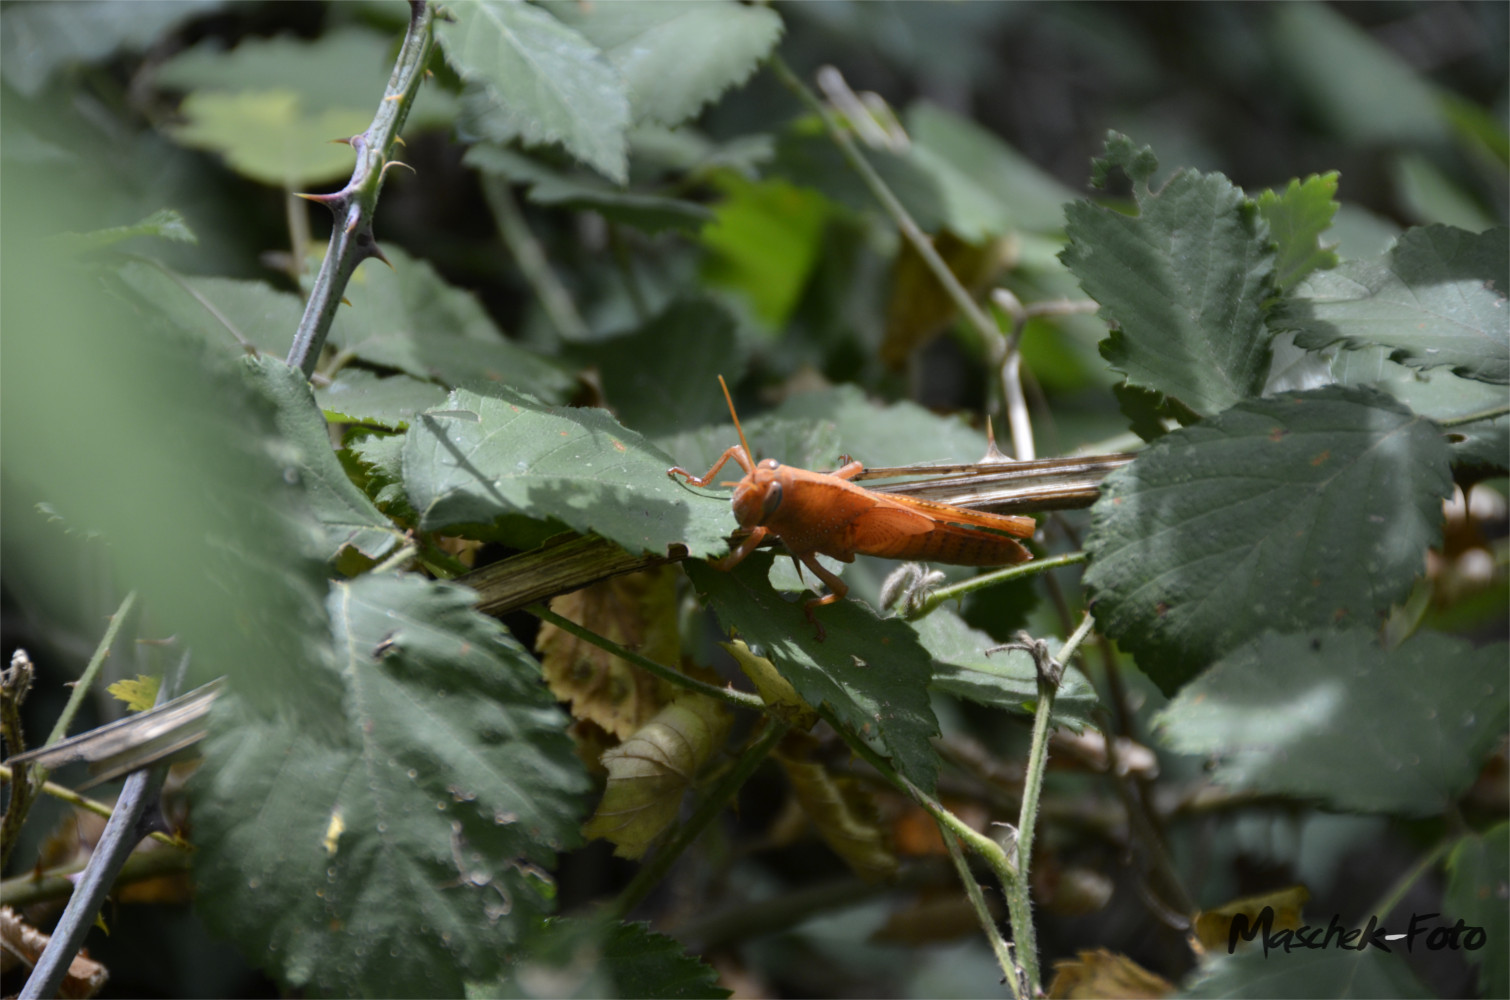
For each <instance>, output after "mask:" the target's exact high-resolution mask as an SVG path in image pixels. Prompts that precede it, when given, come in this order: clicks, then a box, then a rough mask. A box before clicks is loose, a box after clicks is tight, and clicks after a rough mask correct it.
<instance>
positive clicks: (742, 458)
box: [666, 444, 755, 486]
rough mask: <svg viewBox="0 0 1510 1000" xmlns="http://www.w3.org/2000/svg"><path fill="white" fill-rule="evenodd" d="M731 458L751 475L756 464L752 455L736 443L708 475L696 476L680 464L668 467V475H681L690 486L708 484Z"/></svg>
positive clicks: (719, 459) (720, 457)
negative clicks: (751, 460) (751, 458)
mask: <svg viewBox="0 0 1510 1000" xmlns="http://www.w3.org/2000/svg"><path fill="white" fill-rule="evenodd" d="M731 458H732V459H734V461H735V462H737V463H738V464H739V467H740V468H741V469H743V470H745V475H749V474H750V473H751V472H752V471H754V469H755V466H754V465H753V464H751V462H750V456H749V455H747V454H745V450H744V448H742V447H740V446H739V445H737V444H736V445H733V446H731V447H730V448H729V450H728V451H725V452H724V453H723V454H722V455H720V456H719V457H718V461H716V462H714V463H713V468H711V469H709V470H708V472H707V474H706V475H702V476H694V475H693V474H692V473H690V472H688V471H687V470H686V469H684V468H682V467H681V466H679V465H675V466H672V467H671V468H669V469H667V470H666V475H668V476H672V477H675V476H678V475H679V476H681V477H683V478H684V479H686V480H687V484H688V485H689V486H707V485H708V484H709V483H711V482H713V477H714V476H716V475H718V470H719V469H722V468H723V467H724V463H725V462H727V461H728V460H729V459H731Z"/></svg>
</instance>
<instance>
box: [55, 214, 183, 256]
mask: <svg viewBox="0 0 1510 1000" xmlns="http://www.w3.org/2000/svg"><path fill="white" fill-rule="evenodd" d="M138 236H156V237H157V238H159V239H164V240H170V241H172V242H174V243H198V242H199V238H198V237H197V236H195V235H194V231H193V230H192V229H190V228H189V225H188V223H186V222H184V217H183V216H182V215H180V214H179V213H177V212H175V211H174V210H173V209H171V208H162V209H158V210H157V211H156V212H153V213H152V214H151V215H149V216H147V217H146V218H145V219H142V220H141V221H140V222H134V223H132V224H131V225H129V226H112V227H111V228H109V229H95V230H92V231H91V232H87V233H62V234H60V235H58V236H56V237H54V240H55V241H56V243H57V245H58V246H60V247H62V248H63V249H64V250H66V251H68V252H69V253H84V252H86V251H89V250H98V249H100V248H102V247H108V246H114V245H115V244H117V243H119V242H121V241H122V240H129V239H134V238H136V237H138Z"/></svg>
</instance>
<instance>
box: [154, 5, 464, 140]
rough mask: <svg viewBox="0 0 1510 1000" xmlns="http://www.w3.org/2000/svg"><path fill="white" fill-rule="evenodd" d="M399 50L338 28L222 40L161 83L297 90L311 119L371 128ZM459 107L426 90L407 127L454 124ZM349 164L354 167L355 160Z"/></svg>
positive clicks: (172, 68)
mask: <svg viewBox="0 0 1510 1000" xmlns="http://www.w3.org/2000/svg"><path fill="white" fill-rule="evenodd" d="M394 45H395V37H394V36H392V35H390V34H387V33H385V32H381V31H374V30H371V29H368V28H360V27H355V26H346V27H341V28H335V29H333V30H331V31H327V32H325V33H324V34H322V35H321V36H320V37H319V38H317V39H313V40H308V39H302V38H296V37H293V36H291V35H280V36H277V37H274V38H259V37H249V38H244V39H243V40H242V41H241V42H240V44H238V45H237V46H236V47H235V48H234V49H232V50H231V51H229V52H226V51H225V50H224V49H222V48H221V47H220V44H219V42H218V41H216V40H206V41H203V42H200V43H199V44H198V45H196V46H194V47H193V48H192V49H187V50H185V51H183V52H179V53H178V54H176V55H174V56H172V57H171V58H169V59H168V60H167V61H165V62H164V63H163V64H162V65H161V66H159V67H157V70H156V76H155V79H156V82H157V85H158V86H160V87H170V88H173V89H176V90H184V91H223V92H225V93H229V94H236V93H244V92H254V93H255V92H266V91H270V90H281V91H291V92H293V93H294V94H297V95H298V104H299V107H300V108H301V109H302V110H303V112H304V113H306V114H309V115H316V116H317V115H320V114H322V113H324V112H326V111H345V112H356V113H360V114H364V115H366V117H367V119H368V121H369V122H370V121H371V119H372V115H373V112H375V111H376V110H377V107H378V103H379V102H380V101H381V100H382V95H383V92H384V91H385V89H386V88H387V86H388V77H389V76H390V75H391V74H392V72H393V49H394ZM455 104H456V101H455V99H454V98H453V97H452V96H451V95H450V94H449V93H447V92H446V91H444V90H442V89H440V88H438V87H428V86H427V87H421V88H420V91H419V96H418V97H416V98H415V100H414V106H413V108H412V109H411V110H410V112H409V116H408V117H407V118H406V119H405V123H406V127H407V128H409V129H416V128H424V127H427V126H436V125H446V124H449V123H450V121H451V119H452V118H453V117H454V116H455V113H456V109H455ZM365 127H366V125H365V124H364V125H362V126H359V128H365ZM342 134H343V133H339V132H338V133H334V134H332V135H327V136H324V137H323V138H322V139H321V141H322V142H324V141H326V140H329V139H334V138H339V137H340V136H341V135H342ZM344 134H346V135H350V134H351V133H349V132H348V133H344ZM347 157H348V163H349V160H350V154H349V153H348V154H347Z"/></svg>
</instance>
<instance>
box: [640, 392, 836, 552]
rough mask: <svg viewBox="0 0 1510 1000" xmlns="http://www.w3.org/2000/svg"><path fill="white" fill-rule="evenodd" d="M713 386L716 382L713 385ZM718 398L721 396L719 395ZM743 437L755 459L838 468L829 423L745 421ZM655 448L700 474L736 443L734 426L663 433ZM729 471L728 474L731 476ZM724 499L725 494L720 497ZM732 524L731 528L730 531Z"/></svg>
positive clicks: (776, 419)
mask: <svg viewBox="0 0 1510 1000" xmlns="http://www.w3.org/2000/svg"><path fill="white" fill-rule="evenodd" d="M715 385H716V383H715ZM718 398H719V399H722V398H723V395H722V394H720V395H719V396H718ZM740 423H741V424H743V425H744V429H745V438H746V439H747V440H748V441H749V442H750V448H751V450H753V451H754V452H755V456H754V458H755V460H756V461H757V462H758V461H760V460H761V459H762V458H775V459H778V460H780V461H781V462H782V463H783V464H785V465H795V466H797V467H798V468H799V469H818V470H822V469H833V468H837V467H838V464H839V462H838V458H839V455H840V454H841V451H842V449H841V448H840V447H839V432H838V429H837V428H835V427H834V425H833V422H832V421H829V420H782V419H781V418H779V417H775V416H771V415H766V416H764V417H756V418H755V419H754V420H750V421H748V422H747V421H745V420H744V419H743V418H740ZM654 443H655V446H656V447H657V448H660V449H661V450H662V451H664V452H665V453H666V454H668V455H670V456H671V457H672V458H675V459H676V464H677V465H680V466H681V467H682V468H684V469H690V470H692V471H693V472H696V473H699V474H701V473H702V472H705V471H706V470H708V469H710V468H712V467H713V463H714V462H716V461H718V459H719V456H721V455H722V454H723V453H724V452H725V451H726V450H727V449H728V448H729V447H730V446H731V445H736V444H738V443H739V435H738V434H737V433H736V432H735V430H734V425H733V424H717V425H715V426H712V427H702V428H699V429H698V430H695V431H683V432H681V433H679V434H666V435H662V436H660V437H658V438H655V439H654ZM732 474H733V473H732V470H731V475H732ZM719 498H720V499H724V500H727V499H728V495H727V494H719ZM733 528H734V525H733V522H732V521H731V522H730V529H729V530H731V531H732V530H733Z"/></svg>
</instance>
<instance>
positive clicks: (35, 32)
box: [0, 0, 225, 97]
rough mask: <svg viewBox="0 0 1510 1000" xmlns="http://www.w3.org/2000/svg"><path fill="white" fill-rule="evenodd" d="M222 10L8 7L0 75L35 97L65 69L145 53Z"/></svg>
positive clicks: (1, 29) (2, 14)
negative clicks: (122, 54) (124, 54)
mask: <svg viewBox="0 0 1510 1000" xmlns="http://www.w3.org/2000/svg"><path fill="white" fill-rule="evenodd" d="M223 6H225V4H224V2H223V0H155V2H154V0H147V2H138V3H133V4H131V5H130V6H125V5H123V4H113V3H99V4H89V5H87V6H86V5H73V4H70V5H69V6H67V7H64V6H61V5H59V4H48V3H26V4H8V5H7V6H6V7H5V9H4V10H3V11H0V67H4V68H3V70H0V73H3V75H4V77H5V82H6V83H8V84H10V85H11V86H12V87H14V88H16V90H18V91H20V92H21V94H23V95H24V96H26V97H35V96H36V95H37V94H39V93H41V91H42V88H43V87H44V86H46V85H47V82H48V80H50V79H51V78H52V76H53V74H54V73H56V72H57V71H58V69H59V68H61V67H63V66H66V65H68V64H70V63H75V62H96V61H98V60H101V59H104V58H106V57H107V56H111V55H114V54H115V53H117V52H120V51H122V50H129V51H133V52H135V51H141V50H142V49H145V48H146V47H147V46H148V45H150V44H152V43H153V42H155V41H157V40H158V39H159V38H160V37H161V36H163V35H165V34H167V33H168V32H170V31H172V30H173V29H175V28H177V27H178V26H179V25H180V24H183V23H184V22H186V21H192V20H193V19H195V18H197V17H203V16H204V15H206V14H209V13H212V12H214V11H215V10H217V9H219V8H221V7H223Z"/></svg>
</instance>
